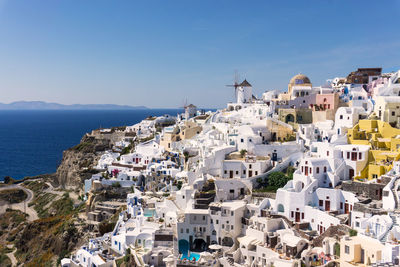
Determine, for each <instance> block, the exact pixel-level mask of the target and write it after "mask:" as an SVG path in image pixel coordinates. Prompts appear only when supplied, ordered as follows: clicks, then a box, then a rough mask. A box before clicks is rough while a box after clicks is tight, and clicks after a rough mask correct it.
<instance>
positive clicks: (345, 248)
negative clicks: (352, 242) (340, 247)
mask: <svg viewBox="0 0 400 267" xmlns="http://www.w3.org/2000/svg"><path fill="white" fill-rule="evenodd" d="M344 253H346V254H350V247H349V246H344Z"/></svg>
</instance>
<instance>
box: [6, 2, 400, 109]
mask: <svg viewBox="0 0 400 267" xmlns="http://www.w3.org/2000/svg"><path fill="white" fill-rule="evenodd" d="M399 13H400V1H332V0H326V1H321V0H317V1H310V0H307V1H255V0H253V1H233V0H182V1H174V0H168V1H166V0H160V1H151V0H142V1H109V0H105V1H101V0H93V1H89V0H87V1H86V0H85V1H78V0H77V1H73V0H65V1H58V0H49V1H39V0H37V1H32V0H26V1H22V0H0V102H3V103H9V102H12V101H17V100H42V101H52V102H58V103H63V104H73V103H81V104H89V103H90V104H98V103H107V104H128V105H145V106H148V107H169V108H175V107H179V106H182V104H183V102H184V101H185V99H187V102H188V103H193V104H195V105H197V106H200V107H209V108H211V107H215V108H218V107H223V106H225V104H226V103H227V102H229V101H231V100H232V99H233V96H234V94H233V89H232V88H228V87H225V85H226V84H229V83H232V81H233V75H234V71H235V70H237V71H238V72H239V74H240V77H241V78H247V80H248V81H249V82H250V83H252V84H253V87H254V91H255V93H256V94H257V95H261V94H262V92H264V91H265V90H271V89H279V90H285V89H287V84H288V82H289V79H290V78H291V77H292V76H293V75H295V74H297V73H300V72H301V73H304V74H306V75H308V76H309V78H310V79H311V81H312V82H313V84H314V85H320V84H323V83H324V81H325V80H326V79H328V78H333V77H336V76H345V75H347V74H348V73H349V72H350V71H353V70H355V69H356V68H357V67H383V68H384V70H386V71H392V70H396V69H398V68H400V34H399V26H400V22H399V21H400V20H399V17H400V14H399Z"/></svg>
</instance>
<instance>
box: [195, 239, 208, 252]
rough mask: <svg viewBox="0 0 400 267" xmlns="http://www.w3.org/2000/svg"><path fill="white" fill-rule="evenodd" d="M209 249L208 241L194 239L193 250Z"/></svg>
mask: <svg viewBox="0 0 400 267" xmlns="http://www.w3.org/2000/svg"><path fill="white" fill-rule="evenodd" d="M206 249H207V243H206V241H204V240H203V239H200V238H198V239H195V240H194V241H193V245H192V250H193V251H205V250H206Z"/></svg>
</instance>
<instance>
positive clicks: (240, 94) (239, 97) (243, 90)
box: [236, 79, 253, 104]
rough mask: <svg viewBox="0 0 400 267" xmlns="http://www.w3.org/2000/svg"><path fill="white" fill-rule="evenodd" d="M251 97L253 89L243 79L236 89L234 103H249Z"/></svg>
mask: <svg viewBox="0 0 400 267" xmlns="http://www.w3.org/2000/svg"><path fill="white" fill-rule="evenodd" d="M252 96H253V87H252V86H251V84H250V83H249V82H248V81H247V80H246V79H245V80H244V81H243V82H242V83H241V84H239V85H238V86H237V89H236V102H237V103H238V104H245V103H251V100H252Z"/></svg>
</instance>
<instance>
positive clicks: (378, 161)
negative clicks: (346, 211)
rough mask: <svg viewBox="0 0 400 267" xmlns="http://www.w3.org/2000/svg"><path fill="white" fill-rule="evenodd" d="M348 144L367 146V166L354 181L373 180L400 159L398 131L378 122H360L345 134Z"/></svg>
mask: <svg viewBox="0 0 400 267" xmlns="http://www.w3.org/2000/svg"><path fill="white" fill-rule="evenodd" d="M347 138H348V143H349V144H354V145H369V146H370V147H371V149H370V151H369V154H368V165H367V167H365V169H364V170H362V171H361V175H360V176H357V177H355V179H365V178H367V179H375V178H378V177H379V176H381V175H383V174H385V173H386V172H387V171H389V170H391V169H392V167H393V161H397V160H399V159H400V130H399V129H396V128H393V127H392V126H390V124H389V123H387V122H383V121H379V120H360V121H359V123H358V124H357V125H355V126H354V127H353V128H352V129H349V130H348V132H347Z"/></svg>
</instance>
